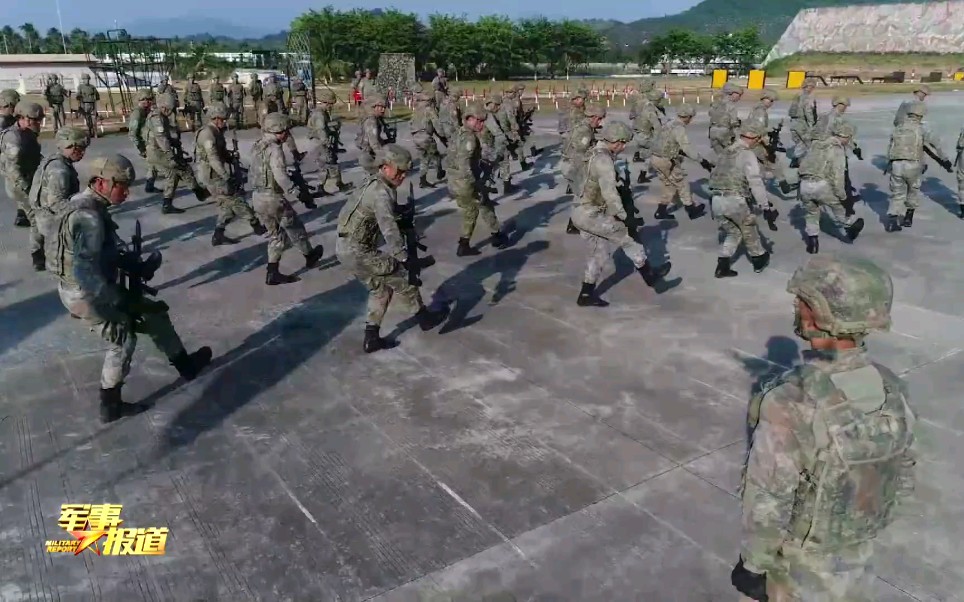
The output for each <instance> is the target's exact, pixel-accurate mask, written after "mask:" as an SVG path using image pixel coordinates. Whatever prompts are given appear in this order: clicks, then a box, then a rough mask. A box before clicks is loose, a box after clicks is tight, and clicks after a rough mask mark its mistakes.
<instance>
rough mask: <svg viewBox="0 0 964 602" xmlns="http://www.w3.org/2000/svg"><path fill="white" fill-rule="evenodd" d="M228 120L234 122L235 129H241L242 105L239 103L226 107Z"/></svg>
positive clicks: (242, 121) (242, 122) (242, 124)
mask: <svg viewBox="0 0 964 602" xmlns="http://www.w3.org/2000/svg"><path fill="white" fill-rule="evenodd" d="M228 119H229V120H231V119H233V120H234V128H235V129H241V128H243V127H244V105H243V104H240V103H239V104H230V105H228Z"/></svg>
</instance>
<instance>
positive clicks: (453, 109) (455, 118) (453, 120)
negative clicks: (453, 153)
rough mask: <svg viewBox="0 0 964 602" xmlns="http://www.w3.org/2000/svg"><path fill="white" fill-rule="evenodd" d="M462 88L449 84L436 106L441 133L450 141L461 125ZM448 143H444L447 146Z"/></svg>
mask: <svg viewBox="0 0 964 602" xmlns="http://www.w3.org/2000/svg"><path fill="white" fill-rule="evenodd" d="M461 99H462V89H461V88H459V87H458V86H449V89H448V95H446V97H445V99H444V100H443V101H442V104H440V105H439V106H438V119H439V124H440V125H441V126H442V135H443V136H444V137H445V139H446V140H448V141H449V142H451V141H452V140H454V139H455V135H456V133H457V132H458V131H459V129H460V128H461V127H462V105H461V104H460V103H459V101H460V100H461ZM448 144H449V143H446V146H448Z"/></svg>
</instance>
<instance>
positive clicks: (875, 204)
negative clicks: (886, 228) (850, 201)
mask: <svg viewBox="0 0 964 602" xmlns="http://www.w3.org/2000/svg"><path fill="white" fill-rule="evenodd" d="M860 198H861V199H862V200H863V202H864V204H866V205H867V207H869V208H870V210H871V211H873V212H874V213H876V214H877V222H878V223H880V225H881V226H883V225H886V224H887V207H888V206H889V205H890V195H889V193H888V192H885V191H883V190H881V189H880V186H878V185H877V184H872V183H869V182H867V183H865V184H864V185H863V186H861V188H860Z"/></svg>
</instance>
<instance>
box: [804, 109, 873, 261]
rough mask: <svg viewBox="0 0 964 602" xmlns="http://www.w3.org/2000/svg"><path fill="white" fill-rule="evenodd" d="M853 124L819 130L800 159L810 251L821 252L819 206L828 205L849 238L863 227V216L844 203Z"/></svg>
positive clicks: (808, 250)
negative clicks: (849, 212) (849, 209)
mask: <svg viewBox="0 0 964 602" xmlns="http://www.w3.org/2000/svg"><path fill="white" fill-rule="evenodd" d="M853 133H854V127H853V126H852V125H850V124H849V123H847V122H846V121H843V120H840V121H836V122H835V123H834V124H833V128H832V129H831V131H830V132H823V131H819V132H818V133H817V134H816V138H814V139H813V140H812V141H811V142H810V150H809V151H807V154H806V156H805V157H804V158H803V161H801V162H800V202H801V204H803V208H804V210H805V211H806V212H807V220H806V221H807V226H806V232H807V253H810V254H811V255H813V254H816V253H819V252H820V239H819V235H820V208H821V207H822V206H823V207H827V208H828V209H829V210H830V212H831V214H832V215H833V220H834V222H836V224H837V226H839V227H841V228H843V229H844V230H845V232H846V233H847V238H849V239H850V242H853V241H854V240H856V239H857V235H858V234H860V231H861V230H863V228H864V220H863V219H862V218H857V217H855V216H853V215H847V211H846V209H844V205H843V203H845V202H846V201H847V197H848V194H847V179H846V172H847V145H848V144H850V140H851V139H852V137H853Z"/></svg>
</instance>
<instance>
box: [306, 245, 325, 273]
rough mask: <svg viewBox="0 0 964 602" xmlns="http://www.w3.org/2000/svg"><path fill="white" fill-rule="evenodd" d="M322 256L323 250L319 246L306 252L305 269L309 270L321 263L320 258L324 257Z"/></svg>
mask: <svg viewBox="0 0 964 602" xmlns="http://www.w3.org/2000/svg"><path fill="white" fill-rule="evenodd" d="M324 254H325V248H324V247H323V246H321V245H317V246H316V247H315V248H313V249H312V250H310V251H308V254H307V255H305V267H306V268H309V269H310V268H313V267H315V266H316V265H318V262H319V261H321V258H322V256H324Z"/></svg>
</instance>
